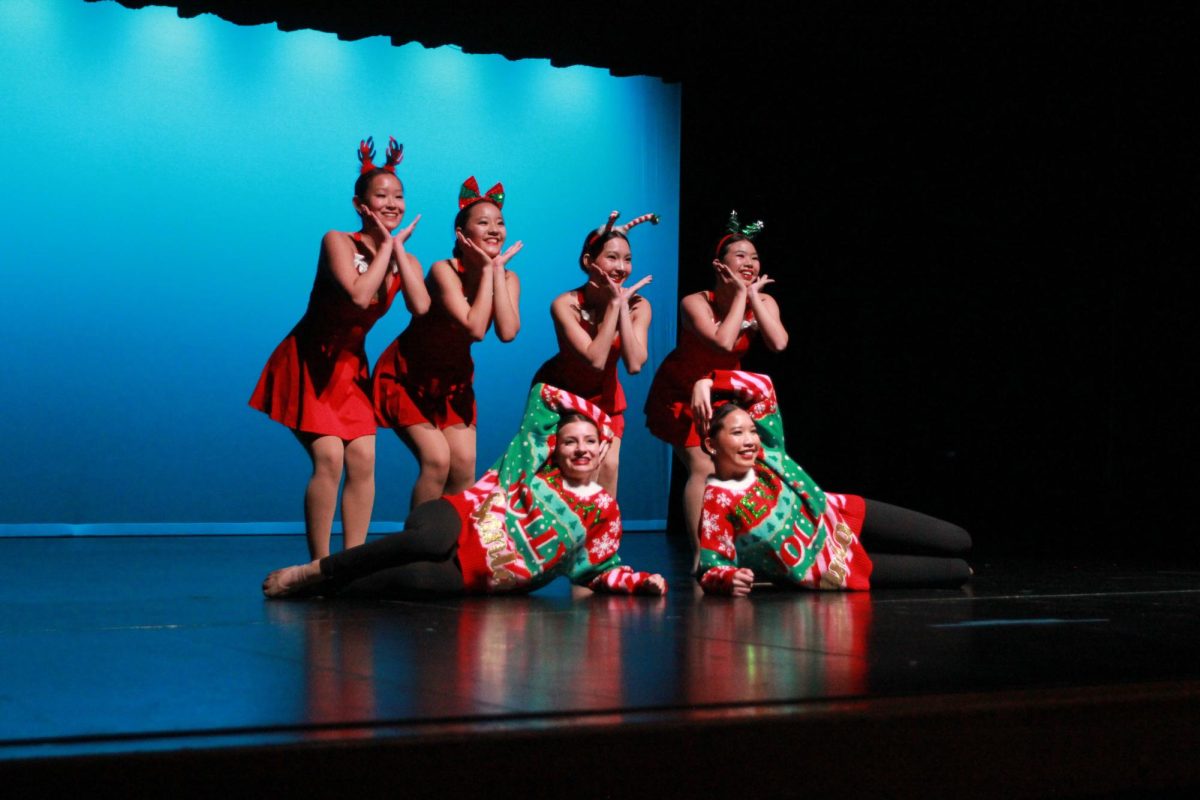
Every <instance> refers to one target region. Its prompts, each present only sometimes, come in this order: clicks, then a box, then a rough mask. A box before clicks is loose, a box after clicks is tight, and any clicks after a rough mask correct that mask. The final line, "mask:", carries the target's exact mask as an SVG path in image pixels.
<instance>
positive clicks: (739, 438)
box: [704, 406, 761, 480]
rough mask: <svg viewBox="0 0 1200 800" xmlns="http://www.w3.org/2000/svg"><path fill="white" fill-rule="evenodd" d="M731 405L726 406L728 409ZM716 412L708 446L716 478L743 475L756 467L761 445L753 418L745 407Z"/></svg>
mask: <svg viewBox="0 0 1200 800" xmlns="http://www.w3.org/2000/svg"><path fill="white" fill-rule="evenodd" d="M729 407H730V406H726V408H729ZM732 409H733V410H732V411H727V412H723V413H722V412H720V410H718V413H714V414H713V420H712V423H710V426H709V432H708V436H706V437H705V439H704V446H705V448H706V449H707V450H708V451H709V452H710V453H712V459H713V465H714V466H715V467H716V473H717V477H718V478H720V479H721V480H732V479H734V478H740V477H742V476H743V475H745V474H746V473H747V472H749V471H750V470H751V469H752V468H753V467H754V460H755V459H756V458H757V457H758V451H759V449H760V447H761V445H760V442H759V439H758V429H757V428H755V427H754V420H753V419H751V418H750V415H749V414H747V413H746V412H745V411H744V410H743V409H741V408H738V407H737V406H732Z"/></svg>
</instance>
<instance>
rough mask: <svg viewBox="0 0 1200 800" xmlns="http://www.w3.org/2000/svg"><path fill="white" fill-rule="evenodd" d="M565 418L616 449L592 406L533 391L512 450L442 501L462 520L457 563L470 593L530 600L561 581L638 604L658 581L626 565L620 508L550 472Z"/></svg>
mask: <svg viewBox="0 0 1200 800" xmlns="http://www.w3.org/2000/svg"><path fill="white" fill-rule="evenodd" d="M569 411H579V412H581V413H583V414H585V415H586V416H588V417H590V418H591V419H593V420H595V421H596V423H597V427H598V428H599V431H600V437H601V439H602V440H605V441H608V440H611V439H612V427H611V420H610V418H609V416H608V415H607V414H605V413H604V412H603V411H601V410H600V408H599V407H597V406H596V405H595V404H593V403H589V402H588V401H587V400H584V399H583V398H581V397H578V396H576V395H573V394H571V393H570V392H566V391H563V390H562V389H558V388H556V387H553V386H550V385H548V384H543V383H539V384H536V385H535V386H534V387H533V388H532V389H531V390H530V392H529V401H528V402H527V404H526V406H525V415H524V417H523V419H522V421H521V430H520V431H519V432H518V433H517V435H516V436H515V437H514V438H513V440H512V441H511V442H510V443H509V445H508V449H507V450H506V451H505V452H504V454H503V455H502V456H501V457H500V459H499V460H498V461H497V462H496V463H495V464H494V465H493V466H492V468H491V469H489V470H488V471H487V472H486V473H485V474H484V476H483V477H482V478H481V479H480V480H479V481H478V482H477V483H476V484H475V485H474V486H472V487H471V488H470V489H468V490H467V491H465V492H462V493H460V494H457V495H448V496H447V497H446V498H445V499H446V500H448V501H449V502H450V503H451V504H452V505H453V506H454V507H455V510H456V511H458V514H459V517H460V518H461V519H462V520H463V527H462V531H461V533H460V534H459V539H458V558H459V561H460V564H461V566H462V573H463V585H464V587H465V588H466V590H467V591H468V592H476V593H494V592H528V591H532V590H534V589H537V588H539V587H541V586H544V585H545V584H547V583H549V582H550V581H551V580H553V579H554V578H555V577H557V576H559V575H563V576H566V577H567V578H569V579H570V580H571V582H572V583H575V584H577V585H579V586H586V587H588V588H589V589H592V590H593V591H600V592H619V593H630V594H632V593H637V592H640V591H643V590H644V589H645V588H646V585H647V582H648V581H649V580H650V579H651V578H652V577H653V575H652V574H651V573H648V572H634V571H633V570H632V569H631V568H630V567H627V566H623V565H622V564H621V559H620V556H619V555H618V553H617V549H618V547H619V546H620V543H621V512H620V510H619V509H618V508H617V502H616V500H614V499H613V498H612V496H611V495H609V493H608V492H606V491H604V489H602V488H600V487H599V486H598V485H595V484H593V485H592V486H591V487H587V488H585V489H583V490H582V491H580V490H572V489H571V488H570V487H568V486H567V485H566V482H565V481H564V480H563V477H562V475H561V473H560V472H559V471H558V469H557V468H556V467H553V466H552V465H549V466H548V462H549V459H550V454H551V452H552V451H553V450H554V445H555V429H556V427H557V425H558V420H559V416H560V415H561V414H564V413H567V412H569Z"/></svg>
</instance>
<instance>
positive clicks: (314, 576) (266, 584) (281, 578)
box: [262, 558, 324, 597]
mask: <svg viewBox="0 0 1200 800" xmlns="http://www.w3.org/2000/svg"><path fill="white" fill-rule="evenodd" d="M323 580H324V577H322V575H321V561H320V559H316V558H314V559H313V560H312V561H310V562H308V563H307V564H297V565H296V566H294V567H284V568H283V569H277V570H275V571H274V572H272V573H270V574H269V575H267V577H266V579H265V580H264V581H263V585H262V590H263V594H265V595H266V596H267V597H287V596H288V595H289V594H292V593H294V592H297V591H299V590H300V589H303V588H304V587H305V586H311V585H312V584H314V583H320V582H321V581H323Z"/></svg>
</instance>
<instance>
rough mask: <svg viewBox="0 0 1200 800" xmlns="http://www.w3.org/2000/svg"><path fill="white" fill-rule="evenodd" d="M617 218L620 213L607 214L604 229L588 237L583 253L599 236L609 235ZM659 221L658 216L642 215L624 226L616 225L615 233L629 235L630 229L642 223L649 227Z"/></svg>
mask: <svg viewBox="0 0 1200 800" xmlns="http://www.w3.org/2000/svg"><path fill="white" fill-rule="evenodd" d="M619 216H621V212H620V211H614V212H612V213H611V214H609V215H608V222H606V223H604V227H603V228H601V229H600V230H598V231H596V232H595V233H593V234H592V235H591V236H589V237H588V238H587V241H585V242H584V243H583V252H585V253H586V252H587V251H588V248H589V247H591V246H592V242H594V241H596V240H597V239H599V238H600V237H601V236H607V235H608V234H609V233H611V232H612V230H613V223H615V222H616V221H617V217H619ZM661 221H662V220H661V218H660V217H659V216H658V214H642V215H641V216H640V217H634V218H633V219H631V220H629V221H628V222H626V223H625V224H624V225H618V226H617V227H616V231H617V233H621V234H626V233H629V231H630V230H631V229H632V228H636V227H637V226H638V225H641V224H642V223H643V222H649V223H650V224H651V225H657V224H658V223H659V222H661Z"/></svg>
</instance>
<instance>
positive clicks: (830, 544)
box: [696, 371, 971, 596]
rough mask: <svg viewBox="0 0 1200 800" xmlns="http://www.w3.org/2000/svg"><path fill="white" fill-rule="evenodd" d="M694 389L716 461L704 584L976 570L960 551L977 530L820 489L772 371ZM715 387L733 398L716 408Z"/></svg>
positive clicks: (929, 582) (846, 583) (913, 576)
mask: <svg viewBox="0 0 1200 800" xmlns="http://www.w3.org/2000/svg"><path fill="white" fill-rule="evenodd" d="M696 397H697V398H698V406H699V407H700V411H701V412H702V413H700V414H698V416H697V419H698V420H700V421H701V422H702V423H703V422H704V421H705V420H707V426H706V429H705V431H704V438H703V442H704V449H705V450H706V451H707V452H708V453H709V454H710V455H711V456H712V459H713V465H714V468H715V473H714V474H713V475H712V476H711V477H710V478H709V479H708V484H707V485H706V486H705V488H704V503H703V510H702V513H701V518H700V532H699V534H700V535H699V539H700V568H699V571H698V577H699V580H700V585H701V587H703V589H704V591H705V592H709V593H714V594H728V595H734V596H742V595H746V594H749V593H750V589H751V586H752V585H753V583H754V581H755V579H758V580H765V581H771V582H773V583H779V584H790V585H793V586H797V587H803V588H808V589H869V588H871V586H872V585H875V586H960V585H962V584H963V583H964V582H966V580H967V578H969V577H970V574H971V570H970V567H968V566H967V563H966V562H965V561H963V560H962V558H960V556H962V555H964V554H966V553H967V551H969V550H970V549H971V537H970V536H968V535H967V532H966V531H964V530H963V529H962V528H959V527H958V526H956V525H952V524H950V523H948V522H943V521H942V520H939V519H934V518H933V517H929V516H926V515H924V514H919V513H917V512H915V511H909V510H907V509H904V508H899V507H897V506H892V505H888V504H887V503H880V502H878V501H876V500H866V499H864V498H862V497H856V496H854V495H840V494H826V493H825V492H823V491H821V489H820V488H819V487H818V486H817V485H816V484H815V483H813V480H812V478H810V477H809V476H808V475H807V474H806V473H805V472H804V470H802V469H801V468H800V466H799V465H798V464H797V463H796V462H795V461H793V460H792V459H791V458H790V457H789V456H788V454H787V452H786V451H785V449H784V441H783V423H782V421H781V420H780V417H779V412H778V409H777V406H776V402H775V388H774V386H773V385H772V383H771V379H770V378H768V377H767V376H766V375H757V374H754V373H750V372H729V371H718V372H714V373H713V374H712V378H706V379H702V380H700V381H698V382H697V383H696ZM714 397H715V398H725V399H726V402H725V403H724V404H723V405H720V406H718V407H717V408H716V409H715V410H713V402H714V400H713V398H714ZM729 398H733V401H732V402H731V401H728V400H729ZM718 402H719V400H718ZM868 551H869V552H870V553H871V555H870V556H869V557H868V555H867V553H868Z"/></svg>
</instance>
